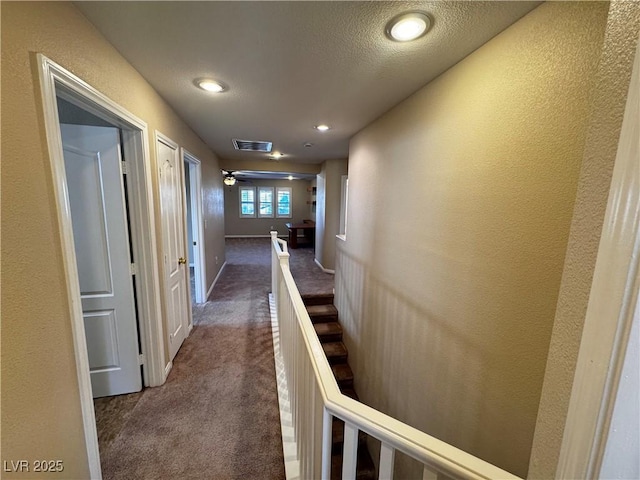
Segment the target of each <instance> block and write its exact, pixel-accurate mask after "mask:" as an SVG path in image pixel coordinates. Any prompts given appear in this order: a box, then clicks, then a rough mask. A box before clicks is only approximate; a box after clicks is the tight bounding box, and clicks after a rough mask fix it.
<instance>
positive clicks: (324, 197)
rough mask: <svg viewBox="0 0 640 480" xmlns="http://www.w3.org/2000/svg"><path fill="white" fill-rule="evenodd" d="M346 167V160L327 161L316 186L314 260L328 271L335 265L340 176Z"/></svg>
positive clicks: (340, 191)
mask: <svg viewBox="0 0 640 480" xmlns="http://www.w3.org/2000/svg"><path fill="white" fill-rule="evenodd" d="M347 167H348V162H347V160H341V159H334V160H327V161H326V162H324V163H323V164H322V171H321V173H320V182H319V183H318V184H317V187H318V190H317V209H316V221H317V223H318V228H317V230H316V260H317V261H318V262H319V263H320V265H322V266H323V267H324V268H326V269H329V270H334V269H335V264H336V261H335V258H336V235H338V234H339V233H340V198H341V195H342V183H341V182H342V175H346V174H347ZM319 218H320V220H318V219H319Z"/></svg>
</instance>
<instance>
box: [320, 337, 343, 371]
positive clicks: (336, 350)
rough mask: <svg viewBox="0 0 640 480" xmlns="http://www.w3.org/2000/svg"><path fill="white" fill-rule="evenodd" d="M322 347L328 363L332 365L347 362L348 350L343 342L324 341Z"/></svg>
mask: <svg viewBox="0 0 640 480" xmlns="http://www.w3.org/2000/svg"><path fill="white" fill-rule="evenodd" d="M322 349H323V350H324V354H325V355H326V356H327V360H329V363H330V364H332V365H334V364H338V363H346V362H347V356H348V354H349V352H347V347H346V346H345V345H344V343H342V342H326V343H323V344H322Z"/></svg>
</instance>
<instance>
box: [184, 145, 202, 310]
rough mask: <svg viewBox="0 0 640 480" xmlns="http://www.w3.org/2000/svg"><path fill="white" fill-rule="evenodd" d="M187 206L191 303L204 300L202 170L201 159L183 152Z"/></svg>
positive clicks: (186, 226)
mask: <svg viewBox="0 0 640 480" xmlns="http://www.w3.org/2000/svg"><path fill="white" fill-rule="evenodd" d="M182 159H183V162H184V185H185V205H186V207H187V208H186V225H185V228H186V231H187V255H188V259H189V275H190V277H189V278H190V286H191V303H192V304H194V303H204V302H206V300H207V293H206V292H207V285H206V278H207V275H206V266H205V263H204V259H205V252H204V222H203V220H202V180H201V179H202V169H201V164H200V160H198V159H197V158H196V157H195V156H194V155H192V154H191V153H189V152H188V151H186V150H185V149H184V148H183V149H182Z"/></svg>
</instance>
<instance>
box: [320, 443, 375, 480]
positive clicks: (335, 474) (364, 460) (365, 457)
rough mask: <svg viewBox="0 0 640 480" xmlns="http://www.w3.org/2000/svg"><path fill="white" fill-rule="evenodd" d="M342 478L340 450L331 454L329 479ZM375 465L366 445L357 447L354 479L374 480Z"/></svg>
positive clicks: (336, 479) (337, 479) (338, 479)
mask: <svg viewBox="0 0 640 480" xmlns="http://www.w3.org/2000/svg"><path fill="white" fill-rule="evenodd" d="M341 478H342V452H340V453H334V454H333V455H331V480H340V479H341ZM376 478H377V476H376V467H375V465H374V464H373V459H372V458H371V454H370V453H369V450H367V448H366V446H364V445H361V446H360V447H359V448H358V460H357V461H356V480H375V479H376Z"/></svg>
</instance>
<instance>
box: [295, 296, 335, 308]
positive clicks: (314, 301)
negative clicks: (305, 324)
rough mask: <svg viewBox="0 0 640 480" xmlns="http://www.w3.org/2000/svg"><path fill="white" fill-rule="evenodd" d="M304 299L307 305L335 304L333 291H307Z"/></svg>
mask: <svg viewBox="0 0 640 480" xmlns="http://www.w3.org/2000/svg"><path fill="white" fill-rule="evenodd" d="M302 301H303V302H304V304H305V305H306V306H310V305H333V293H305V294H304V295H302Z"/></svg>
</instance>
